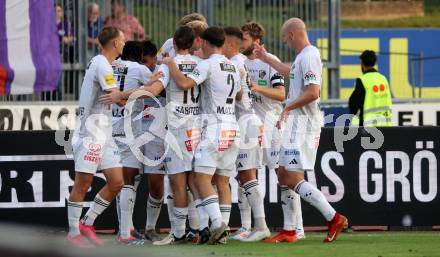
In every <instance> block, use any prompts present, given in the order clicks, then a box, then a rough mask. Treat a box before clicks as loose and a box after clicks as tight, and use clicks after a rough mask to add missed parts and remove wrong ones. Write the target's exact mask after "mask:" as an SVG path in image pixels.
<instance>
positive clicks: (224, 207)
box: [219, 204, 232, 226]
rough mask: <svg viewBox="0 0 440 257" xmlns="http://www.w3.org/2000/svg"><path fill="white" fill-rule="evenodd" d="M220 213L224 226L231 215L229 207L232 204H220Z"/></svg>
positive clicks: (227, 223)
mask: <svg viewBox="0 0 440 257" xmlns="http://www.w3.org/2000/svg"><path fill="white" fill-rule="evenodd" d="M219 207H220V213H221V214H222V221H223V223H225V224H226V226H228V225H229V218H230V217H231V208H232V206H231V205H230V204H220V205H219Z"/></svg>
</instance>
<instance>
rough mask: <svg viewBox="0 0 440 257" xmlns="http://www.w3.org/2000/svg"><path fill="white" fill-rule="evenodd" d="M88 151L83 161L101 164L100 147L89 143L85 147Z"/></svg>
mask: <svg viewBox="0 0 440 257" xmlns="http://www.w3.org/2000/svg"><path fill="white" fill-rule="evenodd" d="M87 148H88V150H87V153H86V154H85V155H84V157H83V160H84V161H88V162H93V163H100V162H101V156H100V153H101V149H102V146H101V145H100V144H95V143H90V144H89V145H88V146H87Z"/></svg>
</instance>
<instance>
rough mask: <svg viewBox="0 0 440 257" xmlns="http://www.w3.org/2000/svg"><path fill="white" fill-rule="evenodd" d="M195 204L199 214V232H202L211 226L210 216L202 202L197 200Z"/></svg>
mask: <svg viewBox="0 0 440 257" xmlns="http://www.w3.org/2000/svg"><path fill="white" fill-rule="evenodd" d="M194 202H195V204H196V209H197V213H198V214H199V230H200V231H202V230H203V229H204V228H207V227H208V226H209V216H208V213H207V212H206V211H205V208H203V204H202V200H200V199H196V200H195V201H194Z"/></svg>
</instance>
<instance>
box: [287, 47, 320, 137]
mask: <svg viewBox="0 0 440 257" xmlns="http://www.w3.org/2000/svg"><path fill="white" fill-rule="evenodd" d="M310 84H315V85H319V86H321V84H322V61H321V55H320V54H319V50H318V49H317V48H316V47H314V46H312V45H309V46H307V47H306V48H304V49H303V50H302V51H301V52H300V53H299V54H298V55H297V56H296V58H295V61H294V62H293V64H292V66H291V68H290V83H289V93H288V96H287V102H286V104H289V103H292V102H294V101H295V100H296V99H298V97H300V96H301V95H302V94H303V93H304V91H305V89H306V88H307V86H308V85H310ZM319 101H320V98H318V99H316V100H315V101H313V102H311V103H309V104H307V105H304V106H302V107H299V108H296V109H294V110H292V111H290V112H291V114H293V116H292V117H293V118H294V122H293V126H294V127H293V128H294V129H295V130H298V131H309V132H313V131H318V130H320V129H321V126H322V125H323V115H322V112H321V109H320V108H319Z"/></svg>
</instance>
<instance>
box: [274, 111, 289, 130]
mask: <svg viewBox="0 0 440 257" xmlns="http://www.w3.org/2000/svg"><path fill="white" fill-rule="evenodd" d="M287 116H289V111H288V110H286V109H284V110H283V111H282V112H281V115H280V119H279V120H278V122H277V125H276V127H277V128H278V129H281V126H282V124H283V123H284V122H286V120H287Z"/></svg>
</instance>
